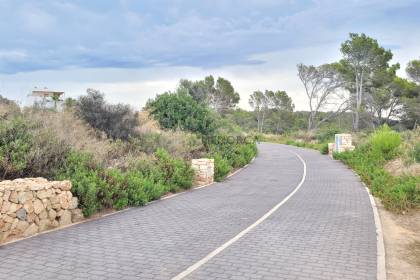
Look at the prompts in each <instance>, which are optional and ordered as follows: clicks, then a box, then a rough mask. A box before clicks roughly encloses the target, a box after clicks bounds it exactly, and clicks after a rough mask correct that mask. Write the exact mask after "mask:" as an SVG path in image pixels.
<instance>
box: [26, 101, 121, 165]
mask: <svg viewBox="0 0 420 280" xmlns="http://www.w3.org/2000/svg"><path fill="white" fill-rule="evenodd" d="M24 116H25V118H27V119H28V120H32V121H34V122H36V123H37V124H39V126H38V129H44V130H49V131H51V132H52V133H53V134H54V136H55V137H57V138H58V139H59V140H61V141H64V142H66V143H67V144H68V145H70V146H71V147H72V148H73V149H74V150H76V151H79V152H88V153H90V154H92V155H93V156H94V158H95V159H96V160H97V161H98V162H107V161H108V160H109V159H110V156H111V157H112V156H114V155H115V144H114V143H112V142H111V141H110V140H108V139H107V138H106V137H105V136H103V135H98V133H97V132H96V131H95V130H94V129H92V128H91V127H90V126H89V125H88V124H86V123H85V122H84V121H82V120H81V119H79V118H77V117H76V116H75V114H74V113H73V112H71V111H65V112H54V111H50V110H39V109H26V110H25V111H24Z"/></svg>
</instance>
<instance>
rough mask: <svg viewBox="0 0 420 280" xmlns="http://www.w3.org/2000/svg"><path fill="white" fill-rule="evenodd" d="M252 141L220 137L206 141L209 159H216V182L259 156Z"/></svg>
mask: <svg viewBox="0 0 420 280" xmlns="http://www.w3.org/2000/svg"><path fill="white" fill-rule="evenodd" d="M249 140H250V139H247V141H245V139H242V138H240V137H239V138H234V137H229V136H226V135H218V136H216V137H212V138H211V139H205V140H204V141H203V142H204V143H205V145H206V147H207V149H208V151H209V152H208V157H210V158H214V159H215V180H216V181H221V180H223V179H224V178H225V177H226V176H227V174H228V173H229V172H230V171H231V170H232V169H235V168H240V167H243V166H245V165H246V164H248V163H249V162H250V161H251V160H252V159H253V158H254V157H255V156H256V154H257V146H256V144H255V142H254V141H251V142H249Z"/></svg>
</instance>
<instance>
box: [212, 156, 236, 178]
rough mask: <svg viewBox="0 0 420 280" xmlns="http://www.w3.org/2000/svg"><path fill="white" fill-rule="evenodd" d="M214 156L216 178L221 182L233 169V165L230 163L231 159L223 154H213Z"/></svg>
mask: <svg viewBox="0 0 420 280" xmlns="http://www.w3.org/2000/svg"><path fill="white" fill-rule="evenodd" d="M212 156H213V158H214V180H215V181H217V182H220V181H222V180H223V179H224V178H226V176H227V175H228V174H229V172H230V171H231V170H232V166H231V165H230V164H229V161H228V160H227V159H225V158H223V157H222V156H221V155H219V154H213V155H212Z"/></svg>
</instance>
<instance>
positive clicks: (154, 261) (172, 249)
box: [0, 144, 376, 280]
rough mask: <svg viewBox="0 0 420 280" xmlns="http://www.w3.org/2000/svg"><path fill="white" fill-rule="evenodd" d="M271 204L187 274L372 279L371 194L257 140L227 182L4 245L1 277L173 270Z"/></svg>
mask: <svg viewBox="0 0 420 280" xmlns="http://www.w3.org/2000/svg"><path fill="white" fill-rule="evenodd" d="M291 151H294V152H296V153H298V154H299V155H300V156H301V157H302V158H303V159H304V161H305V162H306V165H307V176H306V180H305V182H304V184H303V185H302V187H301V188H300V189H299V190H298V191H297V192H296V193H295V194H294V195H293V196H292V197H291V198H290V199H289V200H288V201H287V202H286V203H285V204H283V205H282V206H281V207H280V208H279V209H278V210H277V211H275V212H274V213H273V214H272V215H271V216H269V217H268V218H267V219H266V220H264V221H263V222H262V223H261V224H259V225H258V226H256V227H255V228H254V229H252V230H251V231H249V232H248V233H247V234H246V235H244V236H243V237H242V238H240V239H239V240H238V241H237V242H235V243H233V244H232V245H231V246H229V247H227V248H226V249H224V250H223V251H221V252H220V253H219V254H218V255H216V256H215V257H213V258H212V259H210V260H209V261H208V262H205V263H203V264H202V265H200V266H198V267H197V268H196V270H194V271H193V272H192V273H191V274H189V275H188V276H186V277H185V279H375V277H376V232H375V224H374V217H373V212H372V208H371V205H370V202H369V197H368V194H367V192H366V191H365V189H364V187H363V186H362V184H361V183H360V182H359V180H358V178H357V177H356V176H355V175H354V174H353V173H352V172H351V171H350V170H348V169H347V168H346V167H344V166H343V165H342V164H341V163H339V162H336V161H332V160H329V159H328V158H327V157H326V156H321V155H320V154H319V153H318V152H316V151H310V150H304V149H298V148H294V147H289V146H283V145H277V144H260V145H259V156H258V157H257V158H256V160H255V161H254V162H253V163H252V164H251V165H250V166H248V167H247V168H246V169H244V170H243V171H241V172H240V173H238V174H236V175H234V176H233V177H231V178H229V179H228V180H226V181H225V182H223V183H217V184H214V185H212V186H209V187H206V188H202V189H197V190H193V191H189V192H185V193H182V194H180V195H178V196H175V197H173V198H170V199H166V200H163V201H158V202H156V203H152V204H150V205H148V206H146V207H142V208H133V209H129V210H127V211H124V212H121V213H117V214H115V215H112V216H108V217H104V218H102V219H99V220H95V221H89V222H86V223H82V224H78V225H75V226H72V227H70V228H66V229H63V230H59V231H54V232H50V233H46V234H42V235H38V236H36V237H33V238H30V239H26V240H22V241H19V242H16V243H12V244H9V245H5V246H0V279H7V280H12V279H36V280H40V279H56V280H61V279H63V280H65V279H171V278H173V277H175V276H177V275H179V274H180V273H181V272H183V271H184V270H185V269H187V268H188V267H190V266H191V265H193V264H194V263H196V262H198V261H199V260H201V259H203V258H204V257H205V256H207V255H208V254H209V253H210V252H212V251H213V250H215V249H216V248H218V247H219V246H221V245H222V244H224V243H225V242H227V241H228V240H230V239H232V238H234V237H235V236H236V235H237V234H238V233H240V232H241V231H242V230H244V229H245V228H247V227H248V226H250V225H251V224H253V223H254V222H255V221H257V220H258V219H259V218H260V217H262V216H263V215H264V214H266V213H267V212H268V211H269V210H270V209H272V208H273V207H274V206H275V205H276V204H278V203H279V202H280V201H282V200H283V199H284V198H285V197H286V196H287V195H288V194H290V193H291V192H292V191H293V190H294V189H295V188H296V186H297V185H298V184H299V182H300V181H301V179H302V174H303V164H302V162H301V161H300V160H299V158H298V157H297V156H296V155H295V154H293V153H292V152H291Z"/></svg>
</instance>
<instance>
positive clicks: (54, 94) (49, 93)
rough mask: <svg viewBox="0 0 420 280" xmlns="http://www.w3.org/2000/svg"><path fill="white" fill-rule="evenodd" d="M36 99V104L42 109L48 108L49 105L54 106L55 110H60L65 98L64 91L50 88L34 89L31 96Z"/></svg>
mask: <svg viewBox="0 0 420 280" xmlns="http://www.w3.org/2000/svg"><path fill="white" fill-rule="evenodd" d="M30 95H31V96H32V97H34V98H35V104H37V105H40V106H42V107H47V106H48V104H52V106H53V108H54V109H56V110H57V109H58V107H59V105H60V104H61V103H62V101H63V98H64V91H56V90H51V89H48V88H43V89H38V88H37V87H35V88H34V90H33V91H32V93H31V94H30Z"/></svg>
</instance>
